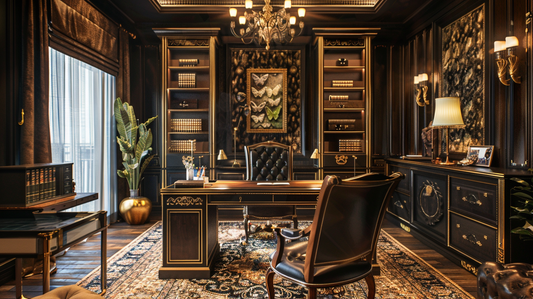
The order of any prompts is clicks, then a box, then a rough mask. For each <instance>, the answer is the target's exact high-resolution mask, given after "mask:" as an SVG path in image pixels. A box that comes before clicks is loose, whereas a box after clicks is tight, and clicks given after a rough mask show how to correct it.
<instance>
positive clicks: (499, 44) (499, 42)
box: [494, 40, 506, 52]
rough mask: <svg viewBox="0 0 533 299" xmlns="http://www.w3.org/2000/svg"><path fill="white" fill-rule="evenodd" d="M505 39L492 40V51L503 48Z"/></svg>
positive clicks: (498, 50)
mask: <svg viewBox="0 0 533 299" xmlns="http://www.w3.org/2000/svg"><path fill="white" fill-rule="evenodd" d="M505 48H506V46H505V41H502V40H497V41H495V42H494V52H500V51H503V50H505Z"/></svg>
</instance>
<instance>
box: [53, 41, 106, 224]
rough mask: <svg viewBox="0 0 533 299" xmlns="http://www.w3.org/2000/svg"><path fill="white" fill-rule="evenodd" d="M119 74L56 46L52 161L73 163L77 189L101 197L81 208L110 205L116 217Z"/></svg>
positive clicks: (104, 207) (104, 208) (88, 208)
mask: <svg viewBox="0 0 533 299" xmlns="http://www.w3.org/2000/svg"><path fill="white" fill-rule="evenodd" d="M115 86H116V84H115V77H114V76H112V75H109V74H107V73H106V72H104V71H102V70H99V69H97V68H95V67H93V66H91V65H89V64H86V63H84V62H82V61H80V60H77V59H75V58H72V57H70V56H67V55H65V54H63V53H61V52H59V51H57V50H54V49H52V48H50V132H51V134H50V135H51V142H52V162H54V163H62V162H73V163H74V167H73V168H74V181H75V182H76V192H77V193H83V192H98V194H99V199H98V200H97V201H94V202H90V203H87V204H84V205H81V206H78V207H75V208H73V209H72V210H75V211H97V210H106V211H108V216H109V219H110V221H111V222H114V221H116V216H117V211H116V206H117V204H116V198H117V196H116V188H115V186H116V166H115V165H116V159H115V154H114V153H115V150H116V149H115V144H116V142H115V123H114V119H113V102H114V99H115V96H116V90H115Z"/></svg>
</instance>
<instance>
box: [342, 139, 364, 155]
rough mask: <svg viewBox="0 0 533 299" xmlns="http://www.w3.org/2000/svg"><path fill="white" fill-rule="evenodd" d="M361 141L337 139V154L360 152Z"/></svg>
mask: <svg viewBox="0 0 533 299" xmlns="http://www.w3.org/2000/svg"><path fill="white" fill-rule="evenodd" d="M362 151H363V140H361V139H339V152H362Z"/></svg>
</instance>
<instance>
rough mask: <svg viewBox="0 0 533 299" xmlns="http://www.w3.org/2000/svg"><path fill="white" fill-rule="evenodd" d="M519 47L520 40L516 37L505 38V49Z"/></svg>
mask: <svg viewBox="0 0 533 299" xmlns="http://www.w3.org/2000/svg"><path fill="white" fill-rule="evenodd" d="M517 46H518V38H516V36H508V37H506V38H505V47H506V48H512V47H517Z"/></svg>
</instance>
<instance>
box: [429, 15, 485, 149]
mask: <svg viewBox="0 0 533 299" xmlns="http://www.w3.org/2000/svg"><path fill="white" fill-rule="evenodd" d="M485 18H486V17H485V6H484V5H481V6H478V7H477V8H475V9H473V10H472V11H470V12H469V13H467V14H465V15H463V16H462V17H460V18H459V19H457V20H455V21H453V22H451V23H450V24H448V25H447V26H445V27H443V28H441V36H442V40H441V49H442V53H441V71H442V84H441V85H440V96H441V97H459V98H460V99H461V109H462V114H463V120H464V123H465V124H467V125H466V127H465V128H462V129H451V130H450V144H449V150H450V152H458V153H465V152H466V151H467V150H468V147H469V146H475V145H482V144H484V141H485V80H486V79H485V64H486V58H485V30H486V29H485V27H486V26H485Z"/></svg>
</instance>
